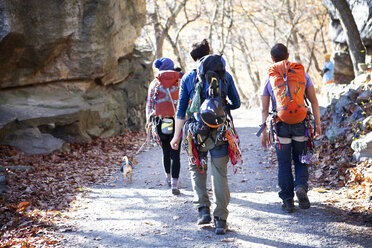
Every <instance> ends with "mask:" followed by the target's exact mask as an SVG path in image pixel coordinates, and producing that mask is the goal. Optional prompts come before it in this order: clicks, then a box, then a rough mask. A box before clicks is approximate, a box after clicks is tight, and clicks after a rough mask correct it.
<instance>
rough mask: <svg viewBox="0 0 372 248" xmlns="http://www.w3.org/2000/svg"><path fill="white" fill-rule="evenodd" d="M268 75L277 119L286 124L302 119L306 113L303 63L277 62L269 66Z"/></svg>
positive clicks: (298, 121)
mask: <svg viewBox="0 0 372 248" xmlns="http://www.w3.org/2000/svg"><path fill="white" fill-rule="evenodd" d="M269 77H270V84H271V87H272V89H273V93H274V96H275V100H276V114H277V116H278V118H279V120H280V121H282V122H284V123H287V124H296V123H300V122H301V121H303V120H304V119H305V117H306V115H307V108H306V106H305V86H306V79H305V69H304V67H303V65H301V64H298V63H292V62H289V61H287V60H284V61H281V62H277V63H275V64H274V65H273V66H271V67H270V68H269Z"/></svg>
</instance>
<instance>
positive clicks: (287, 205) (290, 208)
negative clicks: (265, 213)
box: [282, 199, 294, 213]
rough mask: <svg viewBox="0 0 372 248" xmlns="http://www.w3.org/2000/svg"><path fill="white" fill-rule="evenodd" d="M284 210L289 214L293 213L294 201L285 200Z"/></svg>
mask: <svg viewBox="0 0 372 248" xmlns="http://www.w3.org/2000/svg"><path fill="white" fill-rule="evenodd" d="M282 208H283V210H284V211H285V212H287V213H293V210H294V201H293V199H291V200H284V201H283V205H282Z"/></svg>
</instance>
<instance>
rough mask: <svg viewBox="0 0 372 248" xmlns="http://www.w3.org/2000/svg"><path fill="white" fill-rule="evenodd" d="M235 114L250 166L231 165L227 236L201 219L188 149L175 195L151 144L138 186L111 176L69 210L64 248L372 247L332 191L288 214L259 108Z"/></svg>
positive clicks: (370, 234) (371, 234)
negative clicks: (263, 142)
mask: <svg viewBox="0 0 372 248" xmlns="http://www.w3.org/2000/svg"><path fill="white" fill-rule="evenodd" d="M233 114H234V116H235V124H236V126H237V127H238V133H239V136H240V139H241V143H242V144H241V145H242V150H243V160H244V164H243V165H241V166H238V172H237V174H235V175H234V174H233V172H232V168H231V165H230V164H229V167H228V174H229V175H228V178H229V185H230V191H231V202H230V205H229V211H230V215H229V218H228V225H229V231H228V233H227V234H226V235H215V234H214V229H213V226H212V224H211V225H204V226H198V225H196V220H197V210H196V209H195V208H194V207H193V204H192V198H193V193H192V188H191V181H190V175H189V171H188V166H187V158H186V155H185V153H184V152H182V155H181V174H180V190H181V195H179V196H173V195H172V194H171V191H170V189H169V188H168V186H167V185H166V184H165V180H164V179H165V176H164V173H163V168H162V165H161V150H160V148H158V147H152V148H150V149H148V150H147V151H144V152H142V153H141V154H139V155H138V157H137V161H138V164H137V165H135V166H134V174H133V184H130V185H124V182H123V178H122V175H121V174H120V173H119V172H118V173H117V174H115V175H114V180H113V181H112V182H109V183H107V184H105V185H97V186H95V187H92V188H89V189H87V190H86V192H85V193H84V194H82V195H81V196H80V197H79V199H78V200H77V201H76V203H75V206H74V207H73V208H76V209H75V210H76V211H72V212H71V213H69V216H70V217H71V224H72V226H73V227H72V228H71V229H66V230H62V231H61V234H62V235H63V236H64V241H63V243H62V244H61V246H62V247H372V228H371V226H369V227H368V226H365V225H363V224H360V223H353V222H351V221H345V218H344V217H343V216H342V215H340V214H339V213H340V212H339V211H336V209H334V211H332V208H330V207H327V206H326V205H325V204H323V203H322V202H323V201H324V200H325V199H326V197H327V195H326V194H321V193H318V192H316V191H313V190H310V192H309V198H310V201H311V202H312V206H311V208H310V209H308V210H302V209H299V208H298V204H297V202H295V206H296V209H295V212H294V213H292V214H287V213H284V212H283V211H282V209H281V201H280V199H279V197H278V194H277V192H278V187H277V168H276V166H274V165H271V164H270V163H269V162H268V151H264V150H263V149H262V148H261V146H260V143H259V138H257V137H256V136H255V135H254V133H255V132H256V131H257V126H258V123H257V120H260V113H259V112H258V111H249V112H247V111H243V110H241V111H240V112H234V113H233ZM119 163H120V161H119V162H118V164H119ZM118 166H119V165H118ZM209 179H210V178H209ZM208 185H209V187H210V188H211V186H210V182H208ZM212 207H213V206H212ZM336 213H337V214H336Z"/></svg>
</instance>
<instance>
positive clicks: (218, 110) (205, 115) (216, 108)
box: [200, 97, 226, 128]
mask: <svg viewBox="0 0 372 248" xmlns="http://www.w3.org/2000/svg"><path fill="white" fill-rule="evenodd" d="M200 116H201V119H202V120H203V122H204V123H205V124H206V125H208V126H209V127H212V128H217V127H219V126H221V125H222V124H223V123H224V122H225V121H226V112H225V110H224V106H223V101H222V99H221V98H220V97H216V98H208V99H205V101H204V102H203V104H202V105H201V106H200Z"/></svg>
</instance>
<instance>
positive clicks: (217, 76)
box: [196, 54, 227, 128]
mask: <svg viewBox="0 0 372 248" xmlns="http://www.w3.org/2000/svg"><path fill="white" fill-rule="evenodd" d="M196 72H197V78H198V83H201V95H200V98H201V103H202V104H201V106H200V115H201V118H202V120H203V122H204V123H205V124H206V125H208V126H209V127H212V128H217V127H219V126H221V125H222V124H223V123H224V122H225V120H226V116H227V114H226V109H225V108H226V105H227V104H226V103H227V102H226V80H225V73H226V71H225V65H224V61H223V59H222V56H221V55H216V54H213V55H208V56H205V57H203V58H201V59H200V60H199V64H198V67H197V71H196Z"/></svg>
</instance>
